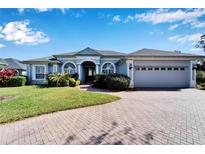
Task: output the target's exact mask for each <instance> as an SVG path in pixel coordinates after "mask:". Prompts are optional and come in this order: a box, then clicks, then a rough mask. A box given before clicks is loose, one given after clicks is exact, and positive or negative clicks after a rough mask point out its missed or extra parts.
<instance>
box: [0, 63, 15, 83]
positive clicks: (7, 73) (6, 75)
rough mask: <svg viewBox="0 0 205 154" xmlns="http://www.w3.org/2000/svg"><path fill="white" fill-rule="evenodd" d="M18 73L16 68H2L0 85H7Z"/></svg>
mask: <svg viewBox="0 0 205 154" xmlns="http://www.w3.org/2000/svg"><path fill="white" fill-rule="evenodd" d="M15 75H16V70H15V69H13V68H9V67H5V68H3V69H1V70H0V86H7V84H8V81H9V79H10V78H11V77H12V76H15Z"/></svg>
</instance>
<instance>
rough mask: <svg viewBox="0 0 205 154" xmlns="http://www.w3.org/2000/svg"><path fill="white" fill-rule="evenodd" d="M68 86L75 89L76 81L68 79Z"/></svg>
mask: <svg viewBox="0 0 205 154" xmlns="http://www.w3.org/2000/svg"><path fill="white" fill-rule="evenodd" d="M69 86H70V87H75V86H76V81H75V79H74V78H69Z"/></svg>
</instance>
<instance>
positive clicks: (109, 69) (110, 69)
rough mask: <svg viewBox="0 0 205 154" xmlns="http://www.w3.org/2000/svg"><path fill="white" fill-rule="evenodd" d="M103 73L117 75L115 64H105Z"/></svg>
mask: <svg viewBox="0 0 205 154" xmlns="http://www.w3.org/2000/svg"><path fill="white" fill-rule="evenodd" d="M102 73H103V74H106V75H107V74H113V73H115V68H114V64H112V63H109V62H108V63H105V64H104V65H103V66H102Z"/></svg>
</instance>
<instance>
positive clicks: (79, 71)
mask: <svg viewBox="0 0 205 154" xmlns="http://www.w3.org/2000/svg"><path fill="white" fill-rule="evenodd" d="M78 76H79V77H78V79H79V80H82V75H81V64H78Z"/></svg>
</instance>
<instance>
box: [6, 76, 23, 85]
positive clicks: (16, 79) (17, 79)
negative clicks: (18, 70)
mask: <svg viewBox="0 0 205 154" xmlns="http://www.w3.org/2000/svg"><path fill="white" fill-rule="evenodd" d="M25 84H26V77H24V76H13V77H11V78H10V79H9V81H8V86H9V87H20V86H25Z"/></svg>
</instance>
